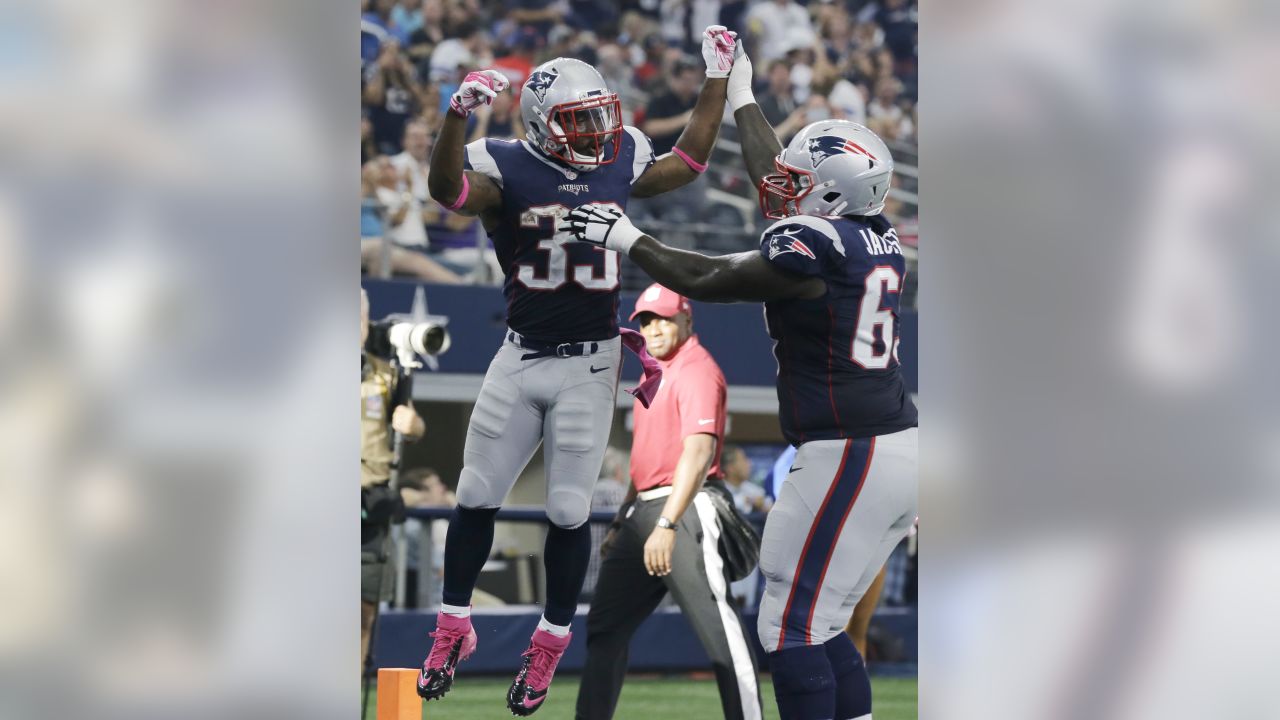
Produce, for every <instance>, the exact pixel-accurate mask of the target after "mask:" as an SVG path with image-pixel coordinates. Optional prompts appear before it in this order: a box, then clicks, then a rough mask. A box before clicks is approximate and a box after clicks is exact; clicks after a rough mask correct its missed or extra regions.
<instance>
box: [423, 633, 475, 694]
mask: <svg viewBox="0 0 1280 720" xmlns="http://www.w3.org/2000/svg"><path fill="white" fill-rule="evenodd" d="M431 637H433V638H435V642H434V643H432V645H431V653H430V654H428V655H427V661H426V662H424V663H423V664H422V672H420V673H418V695H420V696H421V697H422V699H424V700H435V699H436V698H440V697H444V694H445V693H447V692H449V688H451V687H453V671H454V670H455V669H456V668H457V667H458V663H459V662H460V661H462V660H466V659H467V658H469V657H471V653H473V652H475V651H476V631H475V629H474V628H472V627H471V618H469V617H464V618H463V617H458V616H456V615H446V614H444V613H439V614H437V615H436V629H435V632H433V633H431Z"/></svg>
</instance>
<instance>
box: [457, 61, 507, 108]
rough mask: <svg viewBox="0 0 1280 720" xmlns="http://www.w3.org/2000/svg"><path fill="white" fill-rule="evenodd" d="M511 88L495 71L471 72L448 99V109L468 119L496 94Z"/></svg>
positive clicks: (487, 103) (505, 78)
mask: <svg viewBox="0 0 1280 720" xmlns="http://www.w3.org/2000/svg"><path fill="white" fill-rule="evenodd" d="M510 86H511V81H509V80H507V76H506V75H503V74H502V73H500V72H498V71H497V70H473V71H472V72H469V73H467V76H466V77H465V78H463V79H462V84H461V85H459V86H458V91H457V92H455V93H454V94H453V97H451V98H449V109H450V110H452V111H454V112H455V113H457V114H458V115H460V116H462V117H468V116H470V115H471V112H472V111H473V110H475V109H476V108H478V107H480V106H481V105H489V104H490V103H492V102H493V99H494V98H495V97H497V96H498V93H500V92H502V91H503V90H506V89H507V88H508V87H510Z"/></svg>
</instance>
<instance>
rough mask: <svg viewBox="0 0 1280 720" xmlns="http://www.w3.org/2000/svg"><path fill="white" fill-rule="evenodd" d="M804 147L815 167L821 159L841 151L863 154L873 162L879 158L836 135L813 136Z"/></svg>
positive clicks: (838, 153)
mask: <svg viewBox="0 0 1280 720" xmlns="http://www.w3.org/2000/svg"><path fill="white" fill-rule="evenodd" d="M805 149H807V150H808V151H809V160H810V162H812V163H813V166H814V167H815V168H816V167H818V166H819V165H821V164H822V161H823V160H826V159H827V158H829V157H831V156H833V155H840V154H843V153H852V154H854V155H864V156H866V157H867V158H869V159H870V160H871V161H872V162H873V163H875V162H879V159H878V158H877V157H876V156H875V155H872V154H871V153H870V152H868V151H867V149H866V148H864V147H862V146H861V145H859V144H858V143H856V142H854V141H852V140H849V139H847V138H842V137H839V136H836V135H820V136H818V137H815V138H809V142H808V145H807V146H806V148H805Z"/></svg>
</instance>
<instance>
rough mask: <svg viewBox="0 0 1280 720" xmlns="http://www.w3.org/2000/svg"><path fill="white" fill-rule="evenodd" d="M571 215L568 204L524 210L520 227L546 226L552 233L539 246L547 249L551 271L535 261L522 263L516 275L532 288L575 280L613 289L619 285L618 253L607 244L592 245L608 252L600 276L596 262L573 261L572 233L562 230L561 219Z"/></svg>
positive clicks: (587, 286) (549, 287)
mask: <svg viewBox="0 0 1280 720" xmlns="http://www.w3.org/2000/svg"><path fill="white" fill-rule="evenodd" d="M568 216H569V208H567V207H565V206H564V205H558V204H557V205H536V206H534V207H531V208H529V209H527V210H525V211H524V212H523V213H521V214H520V227H522V228H546V229H547V230H548V231H549V232H550V235H551V237H548V238H544V239H542V240H539V241H538V249H539V250H542V251H545V252H546V253H547V273H546V275H545V276H544V275H541V274H540V273H539V272H538V268H537V267H536V266H535V265H534V264H532V263H521V264H520V265H519V266H518V267H519V268H520V270H519V273H518V274H517V275H516V279H517V280H519V281H520V282H521V283H523V284H524V286H525V287H527V288H529V289H531V290H555V289H556V288H558V287H560V286H561V285H563V284H565V282H566V281H568V282H575V283H578V284H579V285H581V286H582V287H583V288H585V289H587V290H613V289H614V288H615V287H617V286H618V258H617V253H615V252H614V251H612V250H605V249H603V248H592V250H595V251H596V252H602V253H604V254H605V258H604V263H603V265H604V275H603V277H597V276H596V273H597V272H598V271H597V270H596V268H595V266H593V265H590V264H588V265H572V266H571V265H569V254H568V253H566V252H565V249H564V243H565V242H566V241H568V239H569V237H568V234H567V233H565V234H562V233H561V232H560V223H561V222H562V221H563V220H564V218H566V217H568Z"/></svg>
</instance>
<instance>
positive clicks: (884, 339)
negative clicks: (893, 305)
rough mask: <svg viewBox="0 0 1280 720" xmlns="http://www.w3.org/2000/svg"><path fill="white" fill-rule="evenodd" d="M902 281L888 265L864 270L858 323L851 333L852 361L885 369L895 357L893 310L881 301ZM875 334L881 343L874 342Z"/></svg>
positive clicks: (896, 345) (895, 289)
mask: <svg viewBox="0 0 1280 720" xmlns="http://www.w3.org/2000/svg"><path fill="white" fill-rule="evenodd" d="M901 283H902V278H901V277H899V276H898V271H897V270H894V269H893V268H892V267H889V266H888V265H878V266H876V268H875V269H874V270H872V271H871V272H869V273H867V281H866V288H867V289H866V291H865V292H863V294H862V303H861V304H860V305H858V327H857V329H855V330H854V333H853V361H854V362H856V363H858V365H860V366H862V367H864V368H866V369H867V370H884V369H885V368H887V367H889V361H890V360H897V359H898V344H897V343H896V342H895V341H894V334H893V311H892V310H889V309H888V308H882V307H880V305H881V301H882V300H883V299H884V296H885V295H887V294H889V293H897V292H898V289H899V286H900V285H901ZM877 327H878V328H879V331H878V332H877V330H876V328H877ZM877 336H879V338H880V340H881V342H880V343H876V338H877ZM877 345H879V348H877Z"/></svg>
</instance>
